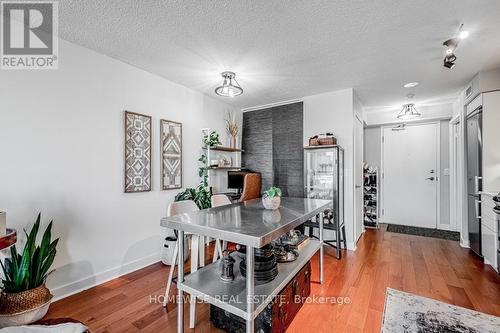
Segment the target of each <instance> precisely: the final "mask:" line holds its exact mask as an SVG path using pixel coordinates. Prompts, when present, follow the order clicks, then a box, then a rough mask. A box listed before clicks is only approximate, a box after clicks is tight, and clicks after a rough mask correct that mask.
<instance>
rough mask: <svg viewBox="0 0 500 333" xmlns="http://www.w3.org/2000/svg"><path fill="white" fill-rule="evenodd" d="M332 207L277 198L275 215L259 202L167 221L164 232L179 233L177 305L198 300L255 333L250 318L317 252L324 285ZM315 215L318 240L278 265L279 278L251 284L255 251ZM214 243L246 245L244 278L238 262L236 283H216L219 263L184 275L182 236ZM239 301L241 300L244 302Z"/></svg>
mask: <svg viewBox="0 0 500 333" xmlns="http://www.w3.org/2000/svg"><path fill="white" fill-rule="evenodd" d="M330 206H331V201H329V200H319V199H304V198H287V197H283V198H281V206H280V208H279V209H277V210H275V211H270V210H265V209H264V207H263V206H262V202H261V199H255V200H250V201H245V202H242V203H236V204H232V205H227V206H221V207H216V208H209V209H204V210H200V211H196V212H191V213H186V214H180V215H175V216H171V217H165V218H163V219H162V220H161V225H162V226H163V227H167V228H171V229H176V230H178V232H179V237H178V244H179V245H178V246H179V254H180V255H179V263H178V265H179V267H178V279H177V289H178V298H177V301H178V302H183V301H184V297H183V293H184V292H187V293H189V294H191V295H192V296H196V297H198V298H201V299H202V300H203V301H205V302H208V303H210V304H213V305H215V306H218V307H220V308H222V309H224V310H226V311H228V312H230V313H233V314H235V315H237V316H239V317H241V318H244V319H245V320H246V324H247V325H246V326H247V329H246V330H247V333H254V319H255V318H256V317H257V315H258V314H259V313H260V312H261V311H262V310H263V309H264V308H265V306H266V305H267V304H268V303H269V302H271V301H272V298H273V296H276V295H277V294H278V293H279V292H280V291H281V289H283V287H284V286H285V285H286V284H287V283H288V282H289V281H290V280H291V279H292V278H293V277H294V276H295V274H297V273H298V272H299V270H300V269H301V268H302V267H303V266H304V265H305V264H306V263H307V261H309V259H311V257H312V256H313V255H314V254H315V253H316V252H317V251H318V250H319V252H320V260H319V268H320V282H321V283H323V217H322V216H321V215H322V214H323V211H324V210H325V209H326V208H329V207H330ZM317 215H318V220H319V223H320V226H319V240H312V239H311V240H310V241H309V243H308V244H307V245H306V246H305V247H304V248H303V249H301V251H300V252H299V257H298V259H297V260H295V261H293V262H290V263H283V264H279V266H278V271H279V273H278V276H277V277H276V278H275V279H274V280H273V281H271V282H268V283H260V282H255V281H254V270H253V268H254V256H253V254H254V249H255V248H261V247H263V246H264V245H266V244H268V243H270V242H271V241H273V240H275V239H277V238H278V237H280V236H281V235H283V234H285V233H286V232H288V231H290V230H292V229H293V228H295V227H297V226H299V225H301V224H302V223H304V222H305V221H307V220H308V219H310V218H312V217H313V216H317ZM185 232H190V233H193V234H197V235H202V236H209V237H212V238H218V239H221V240H225V241H228V242H233V243H238V244H241V245H246V247H247V250H246V251H247V252H246V258H247V260H246V265H247V268H246V271H247V278H246V279H245V278H244V277H243V276H242V275H241V273H240V272H239V262H237V263H235V265H234V272H235V280H234V281H232V282H224V281H222V280H221V279H220V278H219V273H220V268H219V267H220V260H218V261H216V262H215V263H213V264H210V265H208V266H205V267H202V268H201V269H200V270H198V271H196V272H194V273H192V274H189V275H187V276H184V250H183V246H184V242H183V241H182V240H183V239H184V233H185ZM242 300H244V301H243V302H242ZM177 331H178V332H179V333H182V332H184V307H183V306H182V304H178V306H177Z"/></svg>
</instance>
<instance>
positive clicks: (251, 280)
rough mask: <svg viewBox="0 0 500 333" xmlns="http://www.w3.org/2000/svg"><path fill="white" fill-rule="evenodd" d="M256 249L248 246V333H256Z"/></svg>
mask: <svg viewBox="0 0 500 333" xmlns="http://www.w3.org/2000/svg"><path fill="white" fill-rule="evenodd" d="M253 255H254V248H253V247H250V246H247V253H246V256H245V257H246V261H247V312H248V319H247V333H254V321H253V312H254V300H253V299H254V257H253Z"/></svg>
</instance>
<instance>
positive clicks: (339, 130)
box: [304, 88, 355, 250]
mask: <svg viewBox="0 0 500 333" xmlns="http://www.w3.org/2000/svg"><path fill="white" fill-rule="evenodd" d="M353 98H354V96H353V89H352V88H349V89H344V90H339V91H334V92H328V93H324V94H319V95H313V96H306V97H304V145H306V144H307V140H308V138H309V137H311V136H314V135H316V134H319V133H326V132H333V133H334V135H335V136H336V137H337V141H338V144H339V145H340V146H342V147H343V148H344V154H345V155H344V179H345V187H344V198H345V205H344V211H345V224H346V237H347V246H348V248H349V249H351V250H353V249H355V236H354V217H353V212H354V201H353V198H354V183H353V161H354V155H353V152H354V127H353V115H354V112H353Z"/></svg>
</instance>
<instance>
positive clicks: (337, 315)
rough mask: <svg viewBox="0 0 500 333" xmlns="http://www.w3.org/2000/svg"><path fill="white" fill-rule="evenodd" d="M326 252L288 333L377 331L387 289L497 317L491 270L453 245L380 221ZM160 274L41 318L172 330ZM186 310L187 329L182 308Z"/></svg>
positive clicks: (125, 282) (204, 326) (108, 286)
mask: <svg viewBox="0 0 500 333" xmlns="http://www.w3.org/2000/svg"><path fill="white" fill-rule="evenodd" d="M210 253H212V251H211V248H210V250H208V251H207V258H206V259H207V262H210V261H211V260H210V259H211V256H210ZM325 253H326V255H325V281H324V283H323V284H322V285H320V284H318V283H313V284H312V287H311V296H317V297H324V299H323V301H324V300H327V302H326V303H324V304H315V303H310V304H305V305H304V306H303V308H302V309H301V310H300V312H299V313H298V314H297V316H296V318H295V319H294V321H293V322H292V324H291V326H290V327H289V329H288V332H290V333H304V332H315V331H317V332H325V331H329V332H379V331H380V326H381V324H382V316H383V310H384V302H385V290H386V288H394V289H399V290H402V291H406V292H410V293H414V294H417V295H421V296H425V297H430V298H433V299H436V300H440V301H443V302H447V303H451V304H455V305H459V306H463V307H466V308H469V309H473V310H477V311H481V312H485V313H488V314H492V315H496V316H500V279H499V276H498V274H497V273H496V272H495V271H494V270H493V269H492V268H491V267H490V266H487V265H484V264H483V263H482V262H481V261H480V260H479V259H478V258H476V257H475V256H474V255H473V254H471V253H470V251H469V250H467V249H463V248H461V247H460V246H459V244H458V243H457V242H454V241H447V240H441V239H435V238H425V237H420V236H412V235H403V234H397V233H390V232H387V231H385V228H384V226H382V228H381V229H380V230H373V229H370V230H367V231H366V232H365V233H364V234H363V236H362V237H361V239H360V240H359V242H358V249H357V251H356V252H345V253H344V256H343V258H342V260H340V261H338V260H336V259H335V253H334V251H333V250H332V249H331V248H330V247H328V246H327V247H326V250H325ZM312 262H313V275H312V280H313V281H318V280H319V276H318V269H317V268H318V257H317V256H315V257H313V259H312ZM187 267H189V263H187ZM167 274H168V267H167V266H164V265H162V264H161V263H157V264H154V265H151V266H148V267H146V268H144V269H141V270H139V271H136V272H133V273H130V274H128V275H125V276H122V277H120V278H117V279H114V280H112V281H109V282H107V283H105V284H102V285H99V286H97V287H95V288H91V289H88V290H85V291H83V292H81V293H78V294H76V295H73V296H70V297H68V298H65V299H63V300H60V301H58V302H55V303H54V304H52V306H51V308H50V310H49V313H48V314H47V317H46V318H57V317H72V318H75V319H78V320H80V321H82V322H84V323H85V324H87V325H88V326H89V327H90V329H91V330H92V332H102V333H114V332H120V333H123V332H130V333H135V332H152V333H153V332H176V319H177V317H176V314H177V311H176V305H175V304H169V306H168V307H167V309H164V308H163V307H162V306H161V304H160V303H157V302H154V300H155V298H156V299H158V298H159V297H160V296H162V295H163V292H164V286H165V279H166V277H167ZM175 293H176V290H175V287H174V288H173V290H172V292H171V294H172V295H175ZM339 301H341V302H339ZM342 302H343V303H344V304H341V303H342ZM196 310H197V316H196V321H197V324H196V329H195V330H193V331H195V332H220V331H219V330H217V329H216V328H214V327H213V326H212V325H211V324H210V322H209V320H208V318H209V307H208V305H206V304H198V305H197V307H196ZM185 313H186V316H185V317H186V327H188V325H187V320H188V315H187V314H188V313H189V307H188V305H186V306H185Z"/></svg>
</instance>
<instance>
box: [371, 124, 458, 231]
mask: <svg viewBox="0 0 500 333" xmlns="http://www.w3.org/2000/svg"><path fill="white" fill-rule="evenodd" d="M401 124H404V125H405V127H409V126H421V125H429V124H435V125H436V127H437V134H436V154H437V156H436V169H437V170H436V177H437V181H436V186H437V188H436V197H437V201H436V205H437V206H436V229H439V230H449V225H442V224H441V122H440V121H439V120H438V121H423V122H417V123H413V122H409V123H394V124H391V125H383V126H380V178H381V179H380V180H381V181H380V183H379V184H380V189H379V200H380V208H381V210H380V212H379V214H380V220H381V221H382V222H384V215H385V214H384V212H385V201H384V173H385V172H384V130H385V129H387V128H394V127H396V126H398V125H401Z"/></svg>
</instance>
